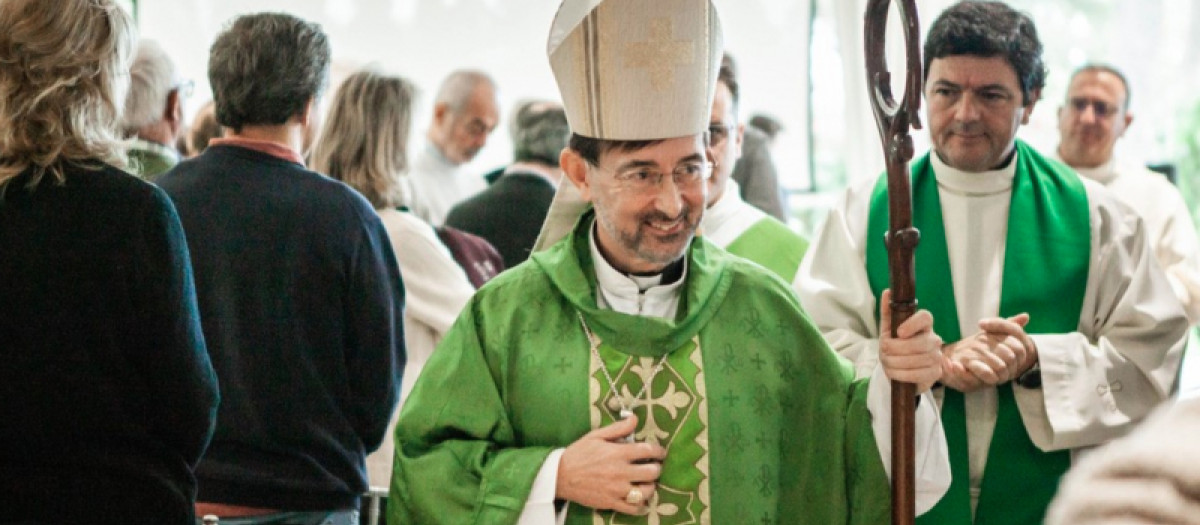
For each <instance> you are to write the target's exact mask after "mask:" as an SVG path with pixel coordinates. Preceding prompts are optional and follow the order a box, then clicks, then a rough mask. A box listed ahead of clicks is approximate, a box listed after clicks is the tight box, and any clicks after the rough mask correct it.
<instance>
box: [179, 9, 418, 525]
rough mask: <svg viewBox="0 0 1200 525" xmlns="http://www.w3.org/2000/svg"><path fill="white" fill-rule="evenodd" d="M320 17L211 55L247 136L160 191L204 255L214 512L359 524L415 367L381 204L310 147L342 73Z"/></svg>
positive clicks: (262, 20)
mask: <svg viewBox="0 0 1200 525" xmlns="http://www.w3.org/2000/svg"><path fill="white" fill-rule="evenodd" d="M329 57H330V48H329V43H328V40H327V39H326V37H325V35H324V33H323V32H322V31H321V29H320V27H319V26H317V25H316V24H312V23H308V22H305V21H303V20H299V19H297V18H294V17H292V16H289V15H284V14H258V15H248V16H243V17H240V18H238V19H236V20H235V21H234V22H233V23H232V24H231V25H230V26H229V27H228V28H227V29H226V30H225V31H224V32H223V33H222V34H221V35H219V36H218V37H217V40H216V42H215V43H214V44H213V46H212V49H211V55H210V57H209V66H208V67H209V73H208V74H209V80H210V83H211V84H212V87H213V92H214V95H215V99H216V115H217V120H218V121H219V122H220V123H221V125H222V126H224V127H226V128H227V129H228V130H229V131H228V132H227V136H226V138H224V139H219V140H214V141H213V142H211V143H210V147H209V148H208V149H207V150H206V151H205V152H204V154H203V155H201V156H199V157H197V158H195V159H192V160H189V161H186V162H184V163H182V164H180V165H179V166H177V167H176V168H175V169H173V170H171V171H170V172H168V173H167V174H166V175H164V176H163V177H162V178H161V179H160V180H159V183H160V185H161V186H162V187H163V189H165V190H166V191H167V193H168V194H169V195H170V196H171V198H172V199H173V200H174V201H175V205H176V207H177V208H178V210H179V215H180V218H181V219H182V222H183V226H184V231H185V233H186V234H187V238H188V243H189V245H190V247H191V255H192V263H193V266H194V269H195V275H196V289H197V295H198V296H199V302H200V312H201V322H202V324H203V330H204V336H205V339H206V340H207V341H208V342H209V345H208V349H209V353H210V355H211V358H212V361H213V367H214V369H215V370H216V372H217V377H218V379H219V381H220V389H221V396H222V400H223V403H222V404H221V407H220V410H219V412H218V417H217V429H216V433H215V435H214V437H213V440H212V444H211V446H210V447H209V449H208V453H207V454H206V455H205V457H204V458H203V459H202V460H201V462H200V464H199V466H198V467H197V471H196V474H197V478H198V481H199V495H198V497H197V502H198V503H197V505H196V510H197V515H199V516H203V515H205V514H214V515H217V516H220V517H224V518H240V519H239V520H238V523H268V522H269V523H289V524H291V523H295V524H307V523H313V524H318V523H321V524H325V523H331V524H350V523H357V513H358V508H357V507H358V498H359V495H360V494H362V493H363V492H365V491H366V490H367V481H366V473H365V467H364V456H365V454H366V453H368V452H370V451H372V450H374V449H375V448H376V447H378V446H379V443H380V441H381V440H382V439H383V435H384V431H385V428H386V427H387V423H388V418H389V416H390V415H391V412H392V409H393V407H394V405H395V403H396V400H397V392H398V387H399V380H400V377H401V374H402V372H403V368H404V346H403V340H404V338H403V333H402V330H403V329H402V327H401V326H402V325H401V314H402V310H403V307H404V291H403V285H402V284H401V280H400V275H399V270H398V267H397V265H396V261H395V257H394V254H393V253H392V247H391V245H390V244H389V242H388V236H387V232H386V231H385V230H384V228H383V226H382V224H381V223H380V221H379V217H378V216H377V215H376V214H375V212H374V210H373V209H372V208H371V205H370V204H369V203H368V202H367V201H366V200H365V199H364V198H363V197H362V196H360V195H359V194H358V193H356V192H355V191H354V190H352V189H350V188H349V187H348V186H346V185H344V184H342V183H340V182H338V181H335V180H332V179H330V178H328V177H325V176H323V175H321V174H318V173H315V172H312V171H309V170H307V169H305V167H304V160H303V157H302V155H301V151H303V150H304V149H305V148H306V147H307V146H308V142H309V139H310V137H312V136H313V131H314V128H315V126H316V111H317V103H316V101H317V99H318V97H319V96H320V94H321V92H322V90H323V89H324V87H325V86H326V84H327V83H328V76H329Z"/></svg>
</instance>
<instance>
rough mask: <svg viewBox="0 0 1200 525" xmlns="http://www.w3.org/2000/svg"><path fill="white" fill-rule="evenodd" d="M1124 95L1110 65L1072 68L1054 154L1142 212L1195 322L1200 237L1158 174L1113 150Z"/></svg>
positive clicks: (1199, 313)
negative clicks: (1125, 159)
mask: <svg viewBox="0 0 1200 525" xmlns="http://www.w3.org/2000/svg"><path fill="white" fill-rule="evenodd" d="M1129 95H1130V93H1129V82H1127V81H1126V79H1125V75H1123V74H1122V73H1121V72H1120V71H1118V70H1117V69H1116V68H1113V67H1110V66H1105V65H1100V64H1089V65H1085V66H1083V67H1081V68H1079V69H1078V70H1076V71H1075V73H1074V74H1072V75H1071V82H1070V85H1069V87H1068V88H1067V96H1066V101H1065V102H1064V103H1063V105H1062V106H1059V108H1058V132H1059V137H1060V140H1059V143H1058V150H1057V151H1056V153H1057V155H1058V158H1059V160H1062V161H1063V162H1065V163H1066V164H1067V165H1068V166H1070V167H1072V168H1074V169H1075V171H1077V172H1079V174H1080V175H1083V176H1084V177H1087V178H1089V179H1091V180H1094V181H1096V182H1099V183H1100V184H1103V185H1104V186H1105V187H1107V188H1108V189H1109V190H1112V192H1113V194H1114V195H1116V196H1117V198H1118V199H1119V200H1120V201H1121V202H1124V203H1125V204H1128V205H1129V206H1130V207H1131V208H1133V209H1134V210H1136V211H1137V212H1138V214H1139V215H1141V216H1142V219H1144V222H1145V225H1146V238H1147V239H1148V240H1149V241H1150V249H1151V250H1153V252H1154V257H1155V259H1157V260H1158V264H1159V265H1161V266H1162V268H1163V270H1165V271H1166V273H1167V279H1168V280H1170V282H1171V289H1173V290H1174V291H1175V295H1176V296H1177V297H1179V300H1180V302H1182V303H1183V307H1184V311H1186V312H1187V314H1188V319H1189V320H1190V321H1191V323H1192V324H1193V325H1195V324H1197V323H1198V322H1200V239H1197V237H1196V226H1195V224H1194V223H1193V222H1192V215H1191V213H1190V212H1189V211H1188V207H1187V204H1186V203H1184V201H1183V195H1181V194H1180V193H1179V189H1178V188H1176V187H1175V186H1174V185H1172V184H1171V183H1170V181H1168V180H1167V178H1166V177H1164V176H1162V175H1161V174H1158V173H1155V172H1153V171H1150V169H1148V168H1146V167H1145V166H1142V165H1139V164H1134V163H1130V162H1124V161H1122V160H1121V159H1119V158H1117V156H1116V155H1114V150H1115V149H1116V144H1117V141H1118V140H1120V139H1121V137H1123V136H1124V135H1125V130H1126V129H1128V128H1129V125H1130V124H1132V123H1133V113H1131V112H1130V111H1129V102H1130V96H1129Z"/></svg>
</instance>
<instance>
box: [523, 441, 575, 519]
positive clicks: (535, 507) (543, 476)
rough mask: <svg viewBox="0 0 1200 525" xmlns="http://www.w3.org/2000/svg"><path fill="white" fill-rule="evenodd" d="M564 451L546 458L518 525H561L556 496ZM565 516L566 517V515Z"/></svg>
mask: <svg viewBox="0 0 1200 525" xmlns="http://www.w3.org/2000/svg"><path fill="white" fill-rule="evenodd" d="M564 451H566V449H561V448H560V449H556V450H554V451H553V452H551V453H550V455H549V456H546V461H545V462H543V463H542V468H541V469H540V470H538V474H537V477H536V478H534V479H533V489H532V490H530V491H529V499H527V500H525V508H524V509H523V510H521V517H520V518H518V519H517V525H555V524H556V523H561V521H560V520H559V518H560V516H555V515H554V496H555V492H556V490H555V489H556V487H557V486H558V463H559V461H562V455H563V452H564ZM564 510H565V509H564ZM563 514H564V516H565V514H566V513H565V512H564V513H563Z"/></svg>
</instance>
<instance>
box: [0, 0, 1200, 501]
mask: <svg viewBox="0 0 1200 525" xmlns="http://www.w3.org/2000/svg"><path fill="white" fill-rule="evenodd" d="M664 24H665V25H664ZM664 27H669V29H670V31H669V33H670V34H671V35H672V36H671V39H672V42H647V39H651V40H652V39H654V38H658V36H661V35H662V34H663V31H662V30H663V28H664ZM549 35H550V36H549V45H548V46H547V49H548V60H549V63H550V66H551V69H552V70H553V72H554V76H555V80H556V81H557V83H558V88H559V92H560V95H561V101H555V100H541V99H526V100H522V101H520V102H519V103H518V104H516V105H515V106H514V107H513V108H512V109H511V110H510V111H508V114H509V115H508V118H507V123H508V129H507V132H508V133H509V134H510V135H511V138H512V143H513V155H512V159H513V160H512V163H511V164H509V165H507V166H504V167H501V168H499V169H496V170H494V171H492V172H491V173H487V174H483V173H474V172H472V171H470V167H469V166H470V162H471V161H472V160H473V159H474V158H476V156H477V154H478V153H479V152H480V150H481V149H483V148H484V147H486V146H487V142H488V138H489V136H490V135H491V134H492V133H493V132H494V131H495V129H496V128H497V127H499V125H500V123H501V121H502V116H503V115H502V114H501V111H500V108H499V97H498V92H499V88H500V86H498V85H497V83H496V82H495V81H494V80H493V79H492V77H491V76H489V74H488V73H487V72H485V71H480V70H469V69H464V70H457V71H454V72H452V73H450V74H449V75H448V76H447V77H446V79H445V80H444V81H443V82H442V84H441V85H440V86H438V88H437V90H436V92H435V93H434V97H433V100H432V118H431V120H430V122H428V128H427V130H426V134H425V136H424V141H423V147H421V148H420V149H419V150H418V151H416V152H414V153H413V154H412V155H411V157H410V153H409V151H408V149H409V143H410V141H411V140H410V139H411V137H412V136H413V127H414V122H412V120H413V119H412V115H413V114H414V113H415V112H416V111H415V107H416V105H417V104H418V100H417V98H416V92H417V87H416V86H415V85H414V84H413V83H412V82H411V81H409V80H408V79H405V78H403V77H400V76H396V75H393V74H390V73H387V72H385V71H380V70H378V69H375V68H366V69H361V70H358V71H355V72H353V73H351V74H349V76H347V77H346V78H345V79H342V80H340V81H339V82H338V83H337V85H335V86H331V85H330V84H331V80H330V70H331V67H330V64H331V60H332V56H331V54H332V53H331V45H330V42H329V39H328V38H327V36H326V34H325V33H324V32H323V30H322V29H321V27H320V26H319V25H317V24H315V23H313V22H310V21H306V20H303V19H300V18H298V17H295V16H293V15H289V14H284V13H256V14H247V15H242V16H239V17H237V18H235V19H234V20H232V21H230V23H229V24H228V25H227V26H226V27H225V28H224V29H223V30H222V31H221V32H220V34H219V35H218V36H217V37H216V39H215V40H214V42H213V43H212V44H211V48H210V54H209V61H208V72H207V74H208V80H209V84H210V85H211V86H212V101H211V102H210V103H208V104H206V105H205V106H204V107H202V108H201V109H200V110H199V111H198V112H197V113H196V117H195V119H194V120H193V122H191V124H190V125H187V124H186V123H185V118H184V115H185V114H186V104H187V103H188V100H189V97H190V96H191V95H192V93H191V92H192V90H193V83H192V82H190V81H187V80H185V79H183V78H182V76H181V75H180V73H179V72H178V71H177V70H176V68H175V66H174V64H173V62H172V61H171V58H170V57H169V56H168V55H167V54H166V53H165V52H164V51H163V49H162V47H161V46H159V45H158V44H157V43H155V42H154V41H151V40H145V39H139V38H138V36H137V31H136V28H135V25H134V23H133V20H132V19H131V17H130V16H129V14H128V13H126V12H125V11H124V10H123V9H122V8H120V7H119V6H117V5H116V4H115V3H114V1H113V0H61V1H59V2H45V1H42V0H2V1H0V66H2V67H0V421H2V423H0V522H2V523H8V522H13V523H69V524H71V523H147V524H166V523H170V524H179V525H183V524H188V525H191V524H200V523H202V522H212V521H219V522H220V523H233V524H238V525H257V524H295V525H307V524H313V525H317V524H320V525H326V524H328V525H351V524H358V523H360V522H361V521H362V520H363V516H361V509H360V502H361V499H362V498H363V496H364V495H365V494H367V493H368V492H369V491H370V490H371V489H372V488H375V489H377V490H379V489H382V490H387V491H388V492H389V497H388V498H387V501H386V516H387V521H388V522H389V523H392V524H393V525H398V524H410V523H412V524H425V523H510V524H522V525H550V524H555V523H594V522H602V523H718V524H726V523H747V522H761V523H811V524H822V525H824V524H830V523H847V524H879V523H885V522H887V521H888V519H889V516H890V506H891V499H890V498H891V496H890V491H889V482H890V476H891V472H892V467H891V447H892V445H891V419H890V416H891V410H892V405H891V392H892V391H891V389H890V388H889V387H888V386H889V381H902V382H908V383H913V384H915V385H916V386H917V389H916V390H917V392H918V399H917V403H916V414H915V436H914V440H915V445H916V447H915V451H914V452H915V454H916V462H915V464H916V467H917V468H916V473H915V474H916V486H915V489H916V502H915V503H916V511H917V513H918V514H919V518H918V523H921V524H923V525H943V524H945V525H959V524H966V523H988V524H992V525H995V524H1011V525H1017V524H1032V523H1041V522H1043V521H1045V522H1047V523H1056V524H1057V523H1064V524H1065V523H1073V524H1074V523H1097V524H1099V523H1110V522H1112V523H1116V522H1118V521H1113V520H1121V519H1124V520H1126V521H1120V522H1121V523H1126V522H1135V523H1156V522H1161V521H1170V522H1171V523H1200V520H1198V519H1197V515H1198V514H1197V513H1196V512H1195V509H1196V508H1200V491H1198V490H1197V489H1196V487H1197V486H1198V484H1197V481H1196V476H1195V475H1193V474H1191V473H1190V471H1189V470H1188V469H1187V468H1185V467H1186V464H1181V463H1180V462H1179V461H1178V460H1175V459H1173V458H1174V457H1175V455H1177V456H1178V457H1180V458H1190V457H1192V456H1195V455H1197V454H1198V453H1200V449H1197V447H1196V446H1195V445H1194V444H1193V442H1192V440H1188V439H1183V438H1181V436H1184V435H1186V433H1187V429H1191V428H1194V427H1195V426H1196V422H1195V418H1196V410H1195V406H1193V405H1180V406H1178V407H1177V408H1174V409H1171V410H1167V411H1164V413H1162V414H1160V415H1158V416H1155V417H1151V414H1152V412H1154V411H1155V410H1156V409H1158V408H1159V407H1161V406H1164V405H1169V401H1170V400H1171V398H1172V396H1173V395H1174V393H1175V391H1176V390H1177V389H1178V386H1177V384H1176V383H1177V377H1178V373H1179V369H1180V364H1181V361H1182V359H1183V354H1184V350H1185V346H1186V341H1187V333H1188V331H1189V330H1190V329H1191V327H1192V325H1193V324H1195V323H1196V322H1198V321H1200V241H1198V239H1197V234H1196V230H1195V227H1194V225H1193V223H1192V221H1191V217H1190V213H1189V210H1188V209H1187V206H1186V204H1184V201H1183V199H1182V198H1181V196H1180V194H1179V192H1178V191H1177V190H1176V189H1175V187H1174V186H1173V185H1172V184H1171V183H1170V182H1169V181H1168V180H1167V179H1166V178H1164V177H1163V176H1161V175H1159V174H1156V173H1153V172H1150V171H1149V170H1147V169H1145V168H1143V167H1140V166H1137V165H1133V164H1129V163H1126V162H1124V161H1122V160H1121V159H1119V158H1118V157H1117V155H1115V153H1114V150H1115V148H1114V146H1115V144H1116V143H1117V141H1118V140H1119V139H1120V138H1121V136H1122V135H1123V133H1124V131H1125V129H1126V128H1127V127H1128V126H1130V125H1131V124H1132V122H1133V115H1132V113H1131V111H1130V96H1131V93H1130V89H1129V82H1128V81H1127V79H1126V78H1125V76H1124V75H1123V74H1122V72H1121V71H1119V70H1117V69H1116V68H1114V67H1111V66H1109V65H1104V64H1089V65H1086V66H1084V67H1082V68H1080V69H1078V70H1077V71H1074V72H1071V77H1070V84H1069V88H1068V91H1067V93H1065V94H1064V95H1063V96H1062V98H1061V100H1062V102H1061V104H1060V106H1059V108H1058V118H1059V129H1060V132H1061V141H1060V144H1059V146H1058V148H1057V149H1056V150H1054V151H1049V152H1047V151H1038V150H1037V149H1036V148H1034V147H1032V146H1030V145H1028V144H1026V143H1025V142H1023V141H1021V140H1020V139H1018V138H1017V133H1018V131H1019V128H1020V127H1021V126H1022V125H1024V124H1025V123H1027V122H1028V119H1029V116H1030V114H1031V113H1032V111H1033V110H1034V108H1035V107H1036V106H1037V105H1038V103H1039V102H1040V101H1041V100H1043V98H1046V97H1048V96H1049V94H1047V93H1044V92H1043V90H1044V86H1045V79H1046V75H1047V74H1048V71H1047V69H1046V67H1045V65H1044V63H1043V62H1042V58H1041V55H1042V44H1041V43H1040V41H1039V39H1038V30H1037V28H1036V27H1035V25H1034V22H1033V20H1032V19H1031V18H1030V17H1029V16H1028V15H1025V14H1023V13H1020V12H1017V11H1015V10H1013V9H1012V8H1010V7H1008V6H1007V5H1005V4H1004V3H1002V2H996V1H984V0H966V1H963V2H961V3H958V4H955V5H953V6H951V7H950V8H948V9H947V10H946V11H944V12H942V13H939V14H938V15H937V16H936V17H935V18H934V21H933V23H932V25H931V26H930V29H929V33H928V36H927V38H926V41H925V47H924V54H923V60H924V64H923V67H924V68H923V71H924V76H925V78H924V91H923V94H924V101H925V104H926V106H927V108H928V109H927V114H926V115H927V118H926V120H927V122H928V124H929V134H930V138H931V143H932V148H931V150H930V151H929V152H924V153H923V154H922V155H920V156H919V157H918V158H916V159H914V161H913V165H912V179H911V180H912V197H913V199H912V201H913V203H912V205H913V221H914V225H915V226H916V227H917V228H918V229H919V231H920V232H921V239H920V244H919V247H918V249H917V252H916V269H917V274H916V280H917V283H918V285H917V299H918V303H917V304H918V306H919V308H920V310H918V311H917V312H916V313H915V314H914V315H913V316H912V317H911V318H909V319H908V320H907V321H906V322H904V323H903V324H901V325H900V326H899V327H898V328H896V329H895V331H893V330H892V329H891V328H890V327H891V317H892V308H893V305H892V303H891V300H890V299H891V296H890V294H891V292H890V290H889V287H890V284H889V277H888V275H889V274H888V252H887V248H886V246H885V244H884V242H882V239H883V238H884V236H885V233H886V232H887V230H888V213H889V210H888V199H887V186H886V182H885V178H883V177H880V178H872V179H870V180H868V181H866V182H864V183H863V184H860V185H857V186H854V187H851V188H848V189H847V190H846V191H845V193H844V196H843V197H842V198H841V199H840V200H839V201H838V203H837V205H836V206H835V208H834V209H833V210H832V211H831V212H830V214H829V217H828V218H827V219H826V220H825V222H824V224H823V225H822V226H821V227H820V228H818V229H817V233H816V235H815V236H814V237H813V239H811V241H810V240H809V239H806V238H805V237H803V236H801V235H799V234H798V233H796V232H795V231H794V230H793V229H791V228H790V227H789V226H788V224H787V218H788V213H789V212H788V209H787V206H786V199H784V197H783V195H782V193H781V191H780V186H779V175H778V172H777V169H776V167H775V165H774V163H773V162H772V160H771V154H770V148H771V146H770V143H771V140H772V137H773V136H774V134H775V133H777V132H778V131H779V129H780V125H779V123H778V122H776V121H774V120H772V119H770V118H769V117H761V118H760V117H756V118H755V119H753V121H754V123H756V126H748V125H747V124H748V123H749V122H748V121H744V120H743V118H742V117H741V115H740V109H739V108H740V105H741V89H740V85H739V82H738V75H737V65H736V63H735V61H734V60H733V58H732V57H731V56H730V55H729V54H728V53H726V52H725V49H724V47H725V46H724V41H723V35H722V31H721V23H720V16H719V13H718V12H717V11H716V9H715V8H714V7H713V6H712V4H711V3H710V1H709V0H654V1H650V0H603V1H600V2H596V1H591V0H564V1H563V3H562V6H561V7H560V10H559V12H558V15H557V16H556V18H555V20H554V25H553V27H552V28H550V31H549ZM656 35H657V36H656ZM323 101H327V102H328V103H327V104H323V103H322V102H323ZM326 107H327V109H323V108H326ZM410 159H411V160H410ZM1185 176H1186V174H1185ZM1148 418H1149V419H1150V422H1149V423H1146V424H1145V425H1143V422H1144V421H1146V420H1147V419H1148ZM1181 429H1182V430H1181ZM1127 435H1128V437H1126V436H1127ZM1114 441H1115V443H1112V444H1110V442H1114ZM1060 480H1063V483H1062V485H1061V487H1060ZM1094 487H1096V488H1094ZM1048 509H1049V510H1048ZM1137 520H1140V521H1137ZM1189 520H1191V521H1189Z"/></svg>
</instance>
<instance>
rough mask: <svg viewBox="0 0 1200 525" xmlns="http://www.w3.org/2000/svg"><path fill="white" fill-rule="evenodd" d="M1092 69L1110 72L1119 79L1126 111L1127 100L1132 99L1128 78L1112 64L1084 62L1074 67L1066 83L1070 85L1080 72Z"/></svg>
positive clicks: (1087, 71)
mask: <svg viewBox="0 0 1200 525" xmlns="http://www.w3.org/2000/svg"><path fill="white" fill-rule="evenodd" d="M1093 71H1101V72H1104V73H1110V74H1112V75H1113V76H1115V77H1117V80H1120V81H1121V86H1122V87H1124V88H1125V110H1126V111H1128V110H1129V101H1130V100H1133V92H1132V91H1130V90H1129V79H1127V78H1125V74H1124V73H1122V72H1121V70H1119V69H1117V68H1115V67H1113V66H1110V65H1108V64H1099V63H1088V64H1084V65H1083V67H1080V68H1079V69H1076V70H1075V72H1074V73H1071V79H1070V81H1068V82H1067V85H1068V86H1070V85H1071V83H1072V82H1075V77H1077V76H1079V75H1080V74H1081V73H1089V72H1093Z"/></svg>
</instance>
